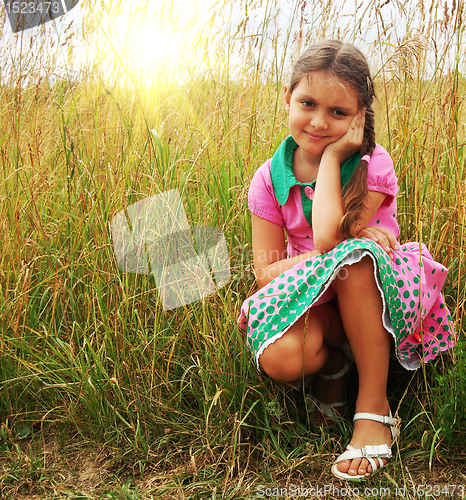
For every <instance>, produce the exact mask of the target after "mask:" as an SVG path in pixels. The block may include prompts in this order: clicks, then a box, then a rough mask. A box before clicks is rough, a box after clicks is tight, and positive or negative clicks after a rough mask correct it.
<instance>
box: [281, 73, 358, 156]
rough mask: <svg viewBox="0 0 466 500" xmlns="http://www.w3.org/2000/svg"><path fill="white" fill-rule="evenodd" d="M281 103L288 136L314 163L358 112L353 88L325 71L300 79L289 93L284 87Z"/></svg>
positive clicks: (344, 131)
mask: <svg viewBox="0 0 466 500" xmlns="http://www.w3.org/2000/svg"><path fill="white" fill-rule="evenodd" d="M285 101H286V112H287V113H288V118H289V129H290V132H291V135H292V136H293V139H294V140H295V141H296V142H297V144H298V146H299V147H300V148H301V149H302V151H303V152H304V153H305V155H306V156H307V158H308V160H309V162H311V163H316V164H318V163H319V162H320V158H321V156H322V153H323V151H324V148H325V147H326V146H327V145H328V144H331V143H333V142H336V141H337V140H338V139H339V138H340V137H341V136H342V135H344V134H345V133H346V131H347V130H348V127H349V125H350V123H351V121H352V120H353V118H354V116H355V115H356V114H357V113H358V112H359V104H358V98H357V95H356V92H355V91H354V90H353V88H352V87H350V86H349V85H348V84H347V83H345V82H343V81H341V80H339V79H337V78H336V77H334V76H332V75H330V74H329V73H327V72H326V71H315V72H313V73H310V74H309V75H307V76H305V77H303V78H301V80H300V81H299V83H298V85H296V87H295V88H294V90H293V93H292V94H290V92H289V89H288V88H287V87H285Z"/></svg>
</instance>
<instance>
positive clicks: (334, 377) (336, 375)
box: [317, 358, 353, 380]
mask: <svg viewBox="0 0 466 500" xmlns="http://www.w3.org/2000/svg"><path fill="white" fill-rule="evenodd" d="M352 366H353V365H352V364H351V363H350V362H349V361H348V358H346V361H345V364H344V366H343V368H342V369H341V370H340V371H339V372H337V373H333V374H331V375H329V374H327V373H322V372H319V373H317V375H318V376H319V377H320V378H323V379H324V380H338V379H340V378H342V377H344V376H345V375H346V374H347V373H348V372H349V371H350V370H351V368H352Z"/></svg>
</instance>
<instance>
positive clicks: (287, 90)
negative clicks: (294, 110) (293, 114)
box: [283, 85, 291, 114]
mask: <svg viewBox="0 0 466 500" xmlns="http://www.w3.org/2000/svg"><path fill="white" fill-rule="evenodd" d="M283 91H284V94H285V109H286V113H287V114H289V113H290V101H291V92H290V88H289V87H288V85H285V87H284V89H283Z"/></svg>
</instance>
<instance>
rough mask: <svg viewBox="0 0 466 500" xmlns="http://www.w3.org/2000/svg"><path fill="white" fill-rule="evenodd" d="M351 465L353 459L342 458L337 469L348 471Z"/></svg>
mask: <svg viewBox="0 0 466 500" xmlns="http://www.w3.org/2000/svg"><path fill="white" fill-rule="evenodd" d="M350 465H351V460H342V461H341V462H338V464H337V469H338V470H339V471H340V472H345V473H346V472H348V469H349V468H350Z"/></svg>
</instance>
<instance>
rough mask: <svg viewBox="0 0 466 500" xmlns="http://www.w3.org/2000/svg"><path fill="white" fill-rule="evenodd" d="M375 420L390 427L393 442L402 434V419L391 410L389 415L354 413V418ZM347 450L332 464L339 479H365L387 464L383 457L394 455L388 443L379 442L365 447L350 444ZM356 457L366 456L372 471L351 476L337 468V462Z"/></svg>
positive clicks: (334, 473)
mask: <svg viewBox="0 0 466 500" xmlns="http://www.w3.org/2000/svg"><path fill="white" fill-rule="evenodd" d="M360 419H364V420H373V421H374V422H380V423H382V424H384V425H388V426H389V427H390V431H391V434H392V444H393V443H394V442H395V441H396V440H397V438H398V436H399V435H400V427H399V426H400V420H399V419H398V418H394V417H393V416H392V412H391V411H390V412H389V415H388V417H387V416H385V415H376V414H375V413H366V412H360V413H356V414H355V415H354V418H353V420H360ZM346 450H347V451H345V452H343V453H342V454H341V455H340V456H339V457H338V458H337V459H336V460H335V462H334V464H333V465H332V474H333V475H334V476H335V477H337V478H338V479H344V480H346V481H348V480H349V481H351V480H359V479H364V478H365V477H367V476H370V475H372V474H373V473H374V472H375V471H376V470H377V469H381V468H382V467H383V466H384V465H385V464H384V463H383V460H382V459H383V458H386V459H389V458H390V457H391V456H392V449H391V447H390V446H388V444H379V445H373V446H365V447H364V448H358V449H356V448H354V446H351V445H348V446H347V447H346ZM354 458H366V459H367V460H368V462H369V463H370V464H371V466H372V472H367V473H366V474H359V475H357V476H351V475H350V474H347V473H346V472H341V471H340V470H338V468H337V464H338V463H339V462H341V461H343V460H353V459H354Z"/></svg>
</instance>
